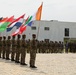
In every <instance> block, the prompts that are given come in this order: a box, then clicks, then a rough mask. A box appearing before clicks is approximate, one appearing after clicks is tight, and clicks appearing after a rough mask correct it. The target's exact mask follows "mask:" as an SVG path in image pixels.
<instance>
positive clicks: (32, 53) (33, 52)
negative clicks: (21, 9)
mask: <svg viewBox="0 0 76 75" xmlns="http://www.w3.org/2000/svg"><path fill="white" fill-rule="evenodd" d="M30 48H31V49H30V67H31V68H37V67H36V66H35V60H36V49H37V42H36V35H35V34H33V35H32V40H31V42H30Z"/></svg>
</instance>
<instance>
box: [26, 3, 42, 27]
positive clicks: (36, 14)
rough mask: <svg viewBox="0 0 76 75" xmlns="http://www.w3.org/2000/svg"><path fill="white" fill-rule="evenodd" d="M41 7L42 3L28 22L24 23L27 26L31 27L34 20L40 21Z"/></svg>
mask: <svg viewBox="0 0 76 75" xmlns="http://www.w3.org/2000/svg"><path fill="white" fill-rule="evenodd" d="M42 6H43V3H42V4H41V5H40V7H39V8H38V10H37V12H36V13H35V14H34V15H32V16H31V17H30V18H29V19H28V21H27V22H26V23H25V24H27V26H31V25H32V23H33V21H34V20H41V13H42Z"/></svg>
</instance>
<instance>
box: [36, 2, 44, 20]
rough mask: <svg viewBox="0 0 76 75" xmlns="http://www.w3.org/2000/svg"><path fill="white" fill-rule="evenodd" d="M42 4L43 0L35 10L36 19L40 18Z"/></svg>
mask: <svg viewBox="0 0 76 75" xmlns="http://www.w3.org/2000/svg"><path fill="white" fill-rule="evenodd" d="M42 6H43V2H42V4H41V5H40V7H39V8H38V10H37V13H36V20H41V13H42Z"/></svg>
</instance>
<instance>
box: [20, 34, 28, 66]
mask: <svg viewBox="0 0 76 75" xmlns="http://www.w3.org/2000/svg"><path fill="white" fill-rule="evenodd" d="M25 38H26V35H22V40H21V62H20V64H21V65H27V64H26V63H25V57H26V46H27V45H26V42H25Z"/></svg>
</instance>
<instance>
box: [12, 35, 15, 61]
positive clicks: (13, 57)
mask: <svg viewBox="0 0 76 75" xmlns="http://www.w3.org/2000/svg"><path fill="white" fill-rule="evenodd" d="M11 42H12V51H11V61H14V60H15V53H16V40H15V36H12V41H11Z"/></svg>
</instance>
